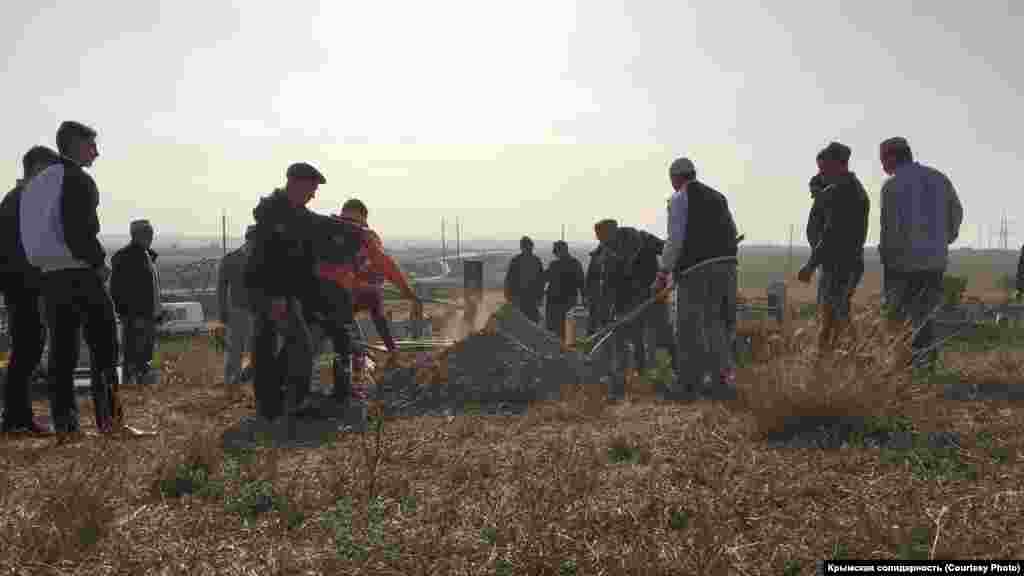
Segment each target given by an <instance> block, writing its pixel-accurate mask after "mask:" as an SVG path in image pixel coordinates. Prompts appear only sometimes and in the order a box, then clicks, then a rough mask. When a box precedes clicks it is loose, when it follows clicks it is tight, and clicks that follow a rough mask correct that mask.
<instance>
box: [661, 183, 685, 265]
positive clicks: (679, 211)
mask: <svg viewBox="0 0 1024 576" xmlns="http://www.w3.org/2000/svg"><path fill="white" fill-rule="evenodd" d="M688 207H689V201H688V198H687V195H686V194H685V193H676V194H673V195H672V198H671V200H669V203H668V226H667V232H668V238H667V239H666V242H665V251H664V252H663V253H662V255H661V269H662V270H663V271H666V272H671V271H673V270H675V268H676V265H677V264H678V262H679V256H680V254H682V251H683V243H684V242H685V241H686V213H687V209H688Z"/></svg>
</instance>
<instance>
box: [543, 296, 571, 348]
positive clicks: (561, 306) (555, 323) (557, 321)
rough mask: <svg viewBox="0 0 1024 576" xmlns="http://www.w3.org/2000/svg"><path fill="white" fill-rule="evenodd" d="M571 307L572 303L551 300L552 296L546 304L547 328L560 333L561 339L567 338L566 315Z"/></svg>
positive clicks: (545, 317)
mask: <svg viewBox="0 0 1024 576" xmlns="http://www.w3.org/2000/svg"><path fill="white" fill-rule="evenodd" d="M571 309H572V304H570V303H568V302H558V301H551V299H550V298H549V299H548V301H547V303H546V304H545V305H544V320H545V324H546V325H547V329H548V330H550V331H552V332H554V333H555V334H558V338H559V339H565V316H566V314H568V313H569V310H571Z"/></svg>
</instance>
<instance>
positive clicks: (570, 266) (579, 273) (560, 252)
mask: <svg viewBox="0 0 1024 576" xmlns="http://www.w3.org/2000/svg"><path fill="white" fill-rule="evenodd" d="M553 252H554V255H555V259H554V260H552V261H551V263H550V264H548V269H547V270H545V271H544V281H545V282H546V283H547V291H546V292H545V295H544V316H545V320H546V322H545V324H547V328H548V330H550V331H552V332H554V333H555V334H558V337H559V338H561V339H564V338H565V315H566V314H568V312H569V310H570V309H572V307H573V306H575V305H576V302H577V301H578V300H579V296H580V294H581V293H582V292H583V282H584V277H583V265H582V264H580V261H579V260H577V259H575V258H573V257H572V255H571V254H569V245H568V244H566V243H565V242H564V241H562V240H559V241H558V242H555V245H554V249H553Z"/></svg>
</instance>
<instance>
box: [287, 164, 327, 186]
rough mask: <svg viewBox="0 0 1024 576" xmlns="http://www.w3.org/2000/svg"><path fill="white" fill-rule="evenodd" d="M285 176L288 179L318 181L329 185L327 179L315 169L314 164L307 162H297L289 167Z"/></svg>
mask: <svg viewBox="0 0 1024 576" xmlns="http://www.w3.org/2000/svg"><path fill="white" fill-rule="evenodd" d="M285 176H286V177H288V178H302V179H304V180H316V181H317V182H319V183H321V184H327V178H324V175H323V174H321V173H320V171H319V170H317V169H316V168H314V167H313V165H312V164H307V163H305V162H296V163H295V164H292V165H291V166H289V167H288V171H287V172H285Z"/></svg>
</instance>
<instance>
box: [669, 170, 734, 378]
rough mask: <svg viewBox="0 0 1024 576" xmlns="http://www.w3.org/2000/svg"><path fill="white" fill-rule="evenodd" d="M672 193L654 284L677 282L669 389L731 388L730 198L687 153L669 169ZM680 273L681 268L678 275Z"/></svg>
mask: <svg viewBox="0 0 1024 576" xmlns="http://www.w3.org/2000/svg"><path fill="white" fill-rule="evenodd" d="M669 179H670V181H671V183H672V188H673V190H675V193H674V194H673V195H672V198H671V200H670V201H669V215H668V216H669V217H668V242H667V243H666V247H665V250H664V253H663V254H662V266H661V270H660V271H659V273H658V280H657V282H656V283H655V289H656V290H659V289H661V288H663V287H664V286H666V285H668V282H669V279H670V277H671V278H673V279H674V280H675V285H676V338H677V341H678V352H677V353H678V357H677V362H678V371H677V372H676V383H675V386H674V388H676V390H674V391H673V392H675V393H679V394H681V395H682V396H684V397H691V398H692V397H693V396H694V395H695V394H698V393H702V394H717V393H721V394H722V395H724V396H731V395H733V394H734V393H735V358H734V356H733V340H734V338H735V328H736V260H735V258H736V255H737V246H738V240H739V238H738V236H737V233H736V223H735V221H734V220H733V217H732V212H731V211H730V210H729V203H728V202H727V201H726V199H725V196H723V195H722V194H721V193H720V192H718V191H717V190H715V189H713V188H711V187H710V186H707V185H706V184H704V183H702V182H700V181H699V180H697V169H696V168H695V167H694V165H693V162H691V161H690V160H689V159H687V158H679V159H677V160H675V161H674V162H672V165H671V166H670V167H669ZM683 272H686V274H685V275H683Z"/></svg>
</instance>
